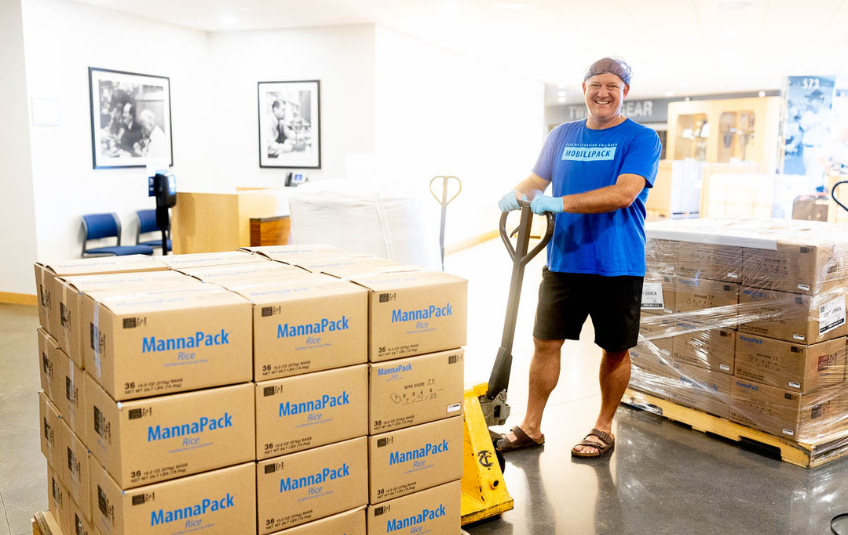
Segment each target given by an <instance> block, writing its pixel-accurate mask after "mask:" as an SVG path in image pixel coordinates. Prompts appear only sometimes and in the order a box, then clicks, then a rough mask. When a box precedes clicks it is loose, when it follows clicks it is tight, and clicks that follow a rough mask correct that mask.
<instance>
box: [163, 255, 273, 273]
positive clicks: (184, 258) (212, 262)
mask: <svg viewBox="0 0 848 535" xmlns="http://www.w3.org/2000/svg"><path fill="white" fill-rule="evenodd" d="M159 258H160V260H161V261H162V263H163V264H165V265H166V266H168V267H169V268H171V269H176V270H182V269H186V268H193V267H210V266H230V265H233V264H253V263H256V262H267V261H268V259H267V258H265V257H263V256H259V255H255V254H250V253H248V252H245V251H223V252H219V253H192V254H176V255H168V256H162V257H159Z"/></svg>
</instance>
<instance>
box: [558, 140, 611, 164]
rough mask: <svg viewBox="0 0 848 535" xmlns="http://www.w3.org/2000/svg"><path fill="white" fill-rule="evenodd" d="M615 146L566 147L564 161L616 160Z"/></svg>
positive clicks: (563, 155)
mask: <svg viewBox="0 0 848 535" xmlns="http://www.w3.org/2000/svg"><path fill="white" fill-rule="evenodd" d="M615 149H616V146H615V145H594V144H593V145H566V146H565V148H564V149H563V151H562V159H563V160H572V161H575V162H597V161H603V160H614V159H615Z"/></svg>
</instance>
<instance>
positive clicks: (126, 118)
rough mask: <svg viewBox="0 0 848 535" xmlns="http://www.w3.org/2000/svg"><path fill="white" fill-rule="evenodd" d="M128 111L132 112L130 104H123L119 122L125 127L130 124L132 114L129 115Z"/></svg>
mask: <svg viewBox="0 0 848 535" xmlns="http://www.w3.org/2000/svg"><path fill="white" fill-rule="evenodd" d="M130 110H132V104H125V105H124V112H123V113H122V114H121V120H122V121H123V122H124V124H126V125H128V124H130V123H131V122H132V114H131V113H130Z"/></svg>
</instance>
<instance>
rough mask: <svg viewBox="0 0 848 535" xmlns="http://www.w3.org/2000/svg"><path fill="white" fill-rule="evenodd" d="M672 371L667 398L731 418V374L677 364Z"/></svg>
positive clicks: (686, 405)
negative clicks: (673, 372) (673, 371)
mask: <svg viewBox="0 0 848 535" xmlns="http://www.w3.org/2000/svg"><path fill="white" fill-rule="evenodd" d="M674 370H675V372H676V373H675V374H674V375H673V376H672V379H673V381H672V383H671V384H670V385H669V388H668V389H667V397H666V399H668V400H670V401H673V402H675V403H677V404H679V405H683V406H685V407H691V408H693V409H699V410H702V411H704V412H707V413H710V414H713V415H715V416H719V417H721V418H729V417H730V384H731V382H732V377H731V376H730V375H727V374H726V373H721V372H713V371H710V370H705V369H703V368H698V367H697V366H687V365H685V364H677V363H675V364H674Z"/></svg>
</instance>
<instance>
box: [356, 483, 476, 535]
mask: <svg viewBox="0 0 848 535" xmlns="http://www.w3.org/2000/svg"><path fill="white" fill-rule="evenodd" d="M461 501H462V491H461V490H460V483H459V481H454V482H451V483H448V484H446V485H440V486H438V487H434V488H432V489H427V490H422V491H421V492H416V493H415V494H410V495H409V496H403V497H401V498H397V499H394V500H391V501H388V502H386V503H383V504H380V505H371V506H369V507H368V535H387V534H389V533H433V534H436V533H438V534H439V535H442V534H445V535H453V534H455V533H459V532H460V523H461V517H462V511H461V508H462V506H461Z"/></svg>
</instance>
